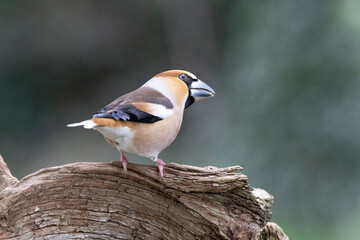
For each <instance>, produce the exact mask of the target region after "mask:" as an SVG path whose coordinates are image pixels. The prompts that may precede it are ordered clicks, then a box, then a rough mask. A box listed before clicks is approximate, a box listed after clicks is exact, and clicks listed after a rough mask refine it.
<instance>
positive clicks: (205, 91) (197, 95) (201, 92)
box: [189, 79, 215, 101]
mask: <svg viewBox="0 0 360 240" xmlns="http://www.w3.org/2000/svg"><path fill="white" fill-rule="evenodd" d="M189 89H190V96H191V97H193V98H194V100H195V101H199V100H201V99H204V98H209V97H213V96H215V91H214V90H213V89H212V88H211V87H210V86H209V85H207V84H206V83H204V82H203V81H201V80H200V79H197V80H195V81H193V82H192V83H191V85H190V88H189Z"/></svg>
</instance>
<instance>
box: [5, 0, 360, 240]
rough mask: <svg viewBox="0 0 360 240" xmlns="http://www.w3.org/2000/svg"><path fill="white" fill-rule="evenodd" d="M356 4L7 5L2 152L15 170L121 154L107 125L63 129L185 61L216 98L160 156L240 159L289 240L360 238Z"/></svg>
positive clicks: (224, 162) (189, 115)
mask: <svg viewBox="0 0 360 240" xmlns="http://www.w3.org/2000/svg"><path fill="white" fill-rule="evenodd" d="M359 11H360V1H356V0H343V1H335V0H330V1H320V0H313V1H295V0H287V1H285V0H284V1H233V0H228V1H220V0H218V1H206V0H197V1H165V0H164V1H134V0H131V1H130V0H129V1H14V0H11V1H10V0H9V1H1V2H0V29H1V31H0V109H1V114H0V153H1V154H2V155H3V157H4V159H5V161H6V162H7V163H8V166H9V168H10V169H11V171H12V173H13V174H14V175H15V176H16V177H18V178H22V177H23V176H25V175H27V174H30V173H32V172H34V171H37V170H39V169H40V168H44V167H49V166H55V165H61V164H66V163H72V162H77V161H103V162H109V161H113V160H118V159H119V153H118V152H117V151H116V150H115V149H112V148H111V147H110V146H109V145H108V144H107V143H106V142H105V141H104V139H103V137H102V136H101V135H100V134H99V133H97V132H95V131H88V130H85V129H82V128H77V129H69V128H66V127H65V126H66V124H67V123H72V122H77V121H80V120H84V119H87V118H89V117H90V116H92V114H93V113H95V112H96V111H97V110H98V109H100V108H101V107H103V106H105V105H106V104H107V103H109V102H110V101H112V100H113V99H115V98H117V97H118V96H120V95H122V94H124V93H126V92H128V91H131V90H134V89H135V88H137V87H139V86H140V85H142V84H143V83H144V82H145V81H146V80H148V79H150V78H151V77H152V76H153V75H155V74H157V73H159V72H162V71H164V70H168V69H186V70H188V71H190V72H193V73H194V74H195V75H197V76H198V77H199V78H200V79H202V80H203V81H205V82H206V83H208V84H209V85H210V86H212V87H213V88H214V89H215V91H216V93H217V95H216V97H215V98H211V99H208V100H204V101H201V102H199V103H196V104H194V105H193V106H192V107H190V108H189V109H188V110H187V111H186V113H185V118H184V123H183V127H182V130H181V132H180V134H179V136H178V138H177V139H176V140H175V142H174V143H173V144H172V145H171V146H170V147H169V148H168V149H166V150H165V151H164V152H163V153H162V154H161V155H160V156H161V157H162V159H164V160H165V161H166V162H177V163H184V164H192V165H197V166H206V165H213V166H218V167H226V166H230V165H237V164H239V165H241V166H243V167H244V170H243V173H244V174H246V175H247V176H248V178H249V182H250V184H251V185H252V186H253V187H260V188H263V189H266V190H267V191H268V192H270V193H271V194H273V195H274V196H275V204H274V206H273V208H272V210H273V218H272V221H275V222H277V223H278V224H279V225H280V226H281V227H282V228H283V229H284V231H285V233H286V234H288V235H289V237H290V238H292V239H358V238H359V235H360V228H359V227H358V226H359V223H360V161H359V156H360V147H359V146H360V128H359V123H360V104H359V101H360V94H359V90H360V79H359V76H360V14H359ZM128 159H129V160H130V161H131V162H136V163H146V164H152V163H151V162H150V161H149V160H147V159H143V158H140V157H137V156H135V155H128ZM345 236H346V237H345Z"/></svg>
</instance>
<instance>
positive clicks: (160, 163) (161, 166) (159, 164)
mask: <svg viewBox="0 0 360 240" xmlns="http://www.w3.org/2000/svg"><path fill="white" fill-rule="evenodd" d="M156 165H157V167H158V169H159V173H160V176H161V177H164V165H166V164H165V163H164V161H163V160H161V159H159V158H158V159H157V161H156Z"/></svg>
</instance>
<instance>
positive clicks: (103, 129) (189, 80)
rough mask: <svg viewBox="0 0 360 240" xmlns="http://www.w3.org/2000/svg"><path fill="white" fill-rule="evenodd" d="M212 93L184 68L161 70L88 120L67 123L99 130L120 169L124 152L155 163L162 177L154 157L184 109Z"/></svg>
mask: <svg viewBox="0 0 360 240" xmlns="http://www.w3.org/2000/svg"><path fill="white" fill-rule="evenodd" d="M213 96H215V91H214V90H213V89H212V88H211V87H210V86H209V85H207V84H206V83H204V82H203V81H201V80H200V79H198V78H197V77H196V76H195V75H194V74H192V73H190V72H188V71H185V70H169V71H165V72H161V73H159V74H157V75H155V76H154V77H152V78H151V79H150V80H148V81H147V82H146V83H145V84H143V85H142V86H141V87H140V88H138V89H136V90H134V91H132V92H129V93H127V94H125V95H122V96H121V97H119V98H117V99H115V100H114V101H113V102H111V103H110V104H108V105H106V106H105V107H103V108H101V109H100V110H99V111H97V112H96V113H95V114H94V115H93V116H92V118H91V119H88V120H85V121H82V122H78V123H72V124H68V125H67V126H68V127H78V126H82V127H84V128H85V129H94V130H97V131H98V132H100V133H101V134H102V135H103V136H104V138H105V140H106V141H107V142H108V143H109V144H110V145H111V146H113V147H115V148H116V149H117V150H118V151H119V152H120V161H121V164H122V167H123V171H124V173H125V174H126V173H127V165H128V160H127V158H126V157H125V155H124V152H127V153H135V154H137V155H139V156H142V157H146V158H150V159H151V160H153V161H154V162H156V165H157V168H158V171H159V174H160V176H161V177H163V176H164V173H163V169H164V165H165V162H164V161H163V160H161V159H160V158H159V157H158V156H159V154H160V153H161V152H162V151H163V150H164V149H165V148H167V147H168V146H169V145H170V144H171V143H172V142H173V141H174V140H175V138H176V136H177V135H178V133H179V130H180V127H181V124H182V121H183V114H184V110H185V109H187V108H188V107H190V106H191V105H192V104H193V103H195V102H197V101H199V100H202V99H205V98H209V97H213Z"/></svg>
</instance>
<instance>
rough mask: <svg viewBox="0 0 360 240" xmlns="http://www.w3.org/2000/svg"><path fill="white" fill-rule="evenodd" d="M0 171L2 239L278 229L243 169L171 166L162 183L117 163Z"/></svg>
mask: <svg viewBox="0 0 360 240" xmlns="http://www.w3.org/2000/svg"><path fill="white" fill-rule="evenodd" d="M0 167H1V171H0V173H1V180H2V182H1V184H0V186H2V187H3V190H2V191H1V189H0V191H1V192H0V239H39V238H40V239H259V240H262V239H268V238H266V236H270V235H271V234H272V233H273V229H275V228H271V227H268V225H266V224H267V223H268V221H269V219H270V217H271V212H270V207H271V205H272V203H273V197H272V196H271V195H270V194H268V193H267V192H266V191H264V190H261V189H253V188H251V187H250V186H249V185H248V184H247V177H246V176H245V175H243V174H241V173H240V170H241V167H239V166H235V167H229V168H216V167H205V168H200V167H193V166H185V165H179V164H174V163H169V164H167V165H166V167H165V169H164V170H165V171H164V172H165V175H164V178H161V177H160V176H159V174H158V172H157V169H156V167H154V166H146V165H136V164H129V165H128V173H127V174H126V175H124V172H123V169H122V168H121V167H120V164H119V162H112V163H74V164H69V165H64V166H59V167H52V168H46V169H42V170H40V171H38V172H35V173H33V174H30V175H28V176H26V177H24V178H23V179H21V180H20V181H17V180H16V179H15V178H14V177H12V175H11V173H10V171H9V170H8V169H7V167H6V164H5V163H4V162H3V161H0ZM276 226H277V225H276ZM264 227H265V228H264ZM280 229H281V228H280ZM275 230H276V231H278V230H279V229H278V228H276V229H275ZM276 234H277V235H276V236H280V237H279V238H271V239H287V238H286V235H285V234H283V232H282V231H281V233H276ZM281 234H283V235H281ZM264 236H265V238H264ZM271 236H272V235H271ZM269 239H270V238H269Z"/></svg>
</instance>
